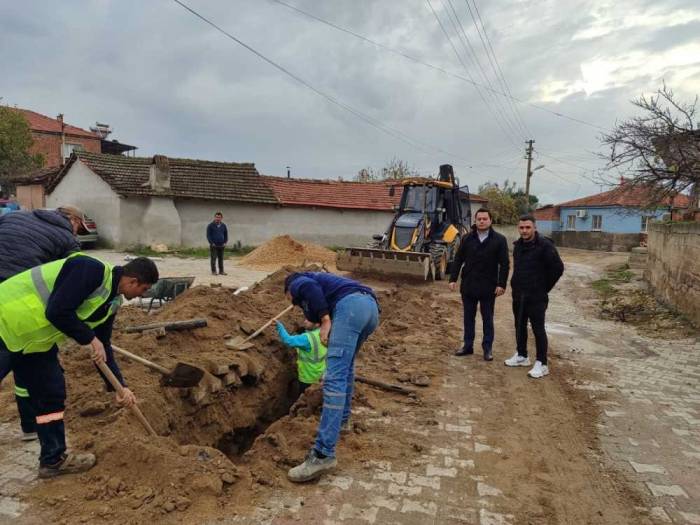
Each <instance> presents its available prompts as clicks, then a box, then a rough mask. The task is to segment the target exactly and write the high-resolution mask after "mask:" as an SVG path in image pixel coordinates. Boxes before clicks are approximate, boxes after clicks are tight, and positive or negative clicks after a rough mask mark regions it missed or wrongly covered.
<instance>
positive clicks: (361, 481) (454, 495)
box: [218, 358, 516, 525]
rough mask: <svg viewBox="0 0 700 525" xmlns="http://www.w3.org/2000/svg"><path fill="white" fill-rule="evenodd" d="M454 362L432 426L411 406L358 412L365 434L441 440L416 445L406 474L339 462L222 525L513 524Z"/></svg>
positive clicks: (379, 464) (380, 464) (492, 449)
mask: <svg viewBox="0 0 700 525" xmlns="http://www.w3.org/2000/svg"><path fill="white" fill-rule="evenodd" d="M451 360H452V362H451V363H450V364H451V366H450V367H449V370H450V372H449V375H448V377H446V378H444V381H443V384H442V385H441V386H442V388H441V394H440V397H439V401H440V402H441V404H442V405H443V406H444V407H445V409H444V410H440V411H438V412H437V413H435V414H434V418H433V419H432V420H429V424H426V422H425V421H424V420H421V419H420V418H416V417H414V416H413V414H412V413H411V410H410V409H408V408H406V409H404V410H405V412H404V414H402V415H401V416H400V417H386V416H384V417H382V416H381V414H377V413H373V412H372V411H368V410H366V409H365V410H362V409H360V410H359V411H358V412H359V416H360V417H363V418H364V421H366V422H367V425H368V427H369V428H368V431H369V432H372V429H373V428H376V427H379V426H384V427H385V428H384V430H387V429H388V430H389V431H390V432H397V433H398V432H409V433H412V434H414V435H415V436H416V441H417V443H420V442H421V440H422V439H424V440H426V441H427V440H428V437H429V440H430V442H432V443H434V442H442V443H444V447H436V446H430V447H429V448H427V449H425V450H424V449H422V447H420V446H417V447H416V448H418V449H420V450H417V453H416V454H415V457H414V458H413V459H412V460H411V461H410V466H409V467H408V468H405V467H401V468H397V467H396V466H395V465H393V464H392V463H391V462H389V461H366V462H364V464H363V465H344V464H343V463H342V456H341V457H339V469H338V473H337V474H336V475H331V476H327V477H326V478H324V479H322V480H321V481H319V482H318V484H317V485H315V486H314V485H305V487H306V489H302V490H305V491H306V492H305V494H304V496H291V497H290V496H289V493H280V494H278V495H276V496H275V497H273V498H272V499H271V500H270V501H268V502H267V503H266V504H265V505H263V506H260V507H259V508H258V509H257V510H256V512H255V514H254V515H253V516H252V517H238V518H235V519H232V520H229V521H226V523H237V524H251V525H252V524H253V523H255V524H258V523H267V524H273V525H283V524H286V523H295V522H299V521H301V522H305V523H323V524H324V525H334V524H339V523H369V524H372V523H377V524H382V525H384V524H386V525H399V524H400V525H411V524H415V525H419V524H420V525H423V524H445V525H451V524H454V525H458V524H481V525H509V524H515V523H516V522H515V521H514V518H513V516H512V515H507V514H503V513H499V512H498V511H497V510H496V509H497V507H498V502H499V500H501V499H502V498H503V497H504V495H503V492H502V491H501V489H500V488H499V487H497V486H494V485H493V484H492V482H491V481H490V480H489V478H488V476H487V475H486V474H485V473H483V472H481V471H480V468H479V465H480V458H481V457H483V456H485V455H489V454H500V453H501V450H500V449H499V448H498V447H496V446H495V445H493V444H490V443H488V442H487V441H486V438H485V437H484V436H480V435H478V433H475V432H476V431H475V424H476V423H477V421H478V420H479V418H480V417H481V416H482V409H481V408H479V407H477V406H471V405H470V403H469V401H468V399H465V392H466V388H467V386H468V385H467V384H466V382H465V379H464V378H465V376H466V371H467V368H468V366H469V362H468V361H466V360H464V359H459V358H451ZM387 446H388V447H390V446H391V444H390V443H387ZM319 512H320V513H321V515H319ZM218 523H221V522H218Z"/></svg>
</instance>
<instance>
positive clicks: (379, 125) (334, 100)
mask: <svg viewBox="0 0 700 525" xmlns="http://www.w3.org/2000/svg"><path fill="white" fill-rule="evenodd" d="M173 2H175V3H176V4H178V5H179V6H180V7H182V8H183V9H185V10H187V11H189V12H190V13H191V14H193V15H194V16H196V17H197V18H199V19H200V20H202V21H203V22H205V23H206V24H208V25H210V26H211V27H213V28H214V29H216V30H217V31H219V32H220V33H222V34H224V35H226V36H227V37H228V38H230V39H231V40H233V41H234V42H236V43H237V44H239V45H240V46H242V47H244V48H245V49H247V50H248V51H250V52H251V53H253V54H254V55H255V56H257V57H258V58H260V59H262V60H264V61H265V62H267V63H268V64H270V65H271V66H273V67H274V68H275V69H277V70H279V71H281V72H282V73H284V74H285V75H287V76H289V77H291V78H292V79H294V80H295V81H297V82H298V83H300V84H301V85H302V86H304V87H306V88H307V89H310V90H311V91H313V92H314V93H316V94H317V95H318V96H320V97H322V98H324V99H325V100H327V101H328V102H330V103H331V104H334V105H336V106H338V107H339V108H342V109H344V110H345V111H347V112H349V113H351V114H353V115H355V116H356V117H357V118H359V119H360V120H362V121H364V122H365V123H367V124H369V125H370V126H372V127H374V128H376V129H378V130H380V131H382V132H384V133H386V134H387V135H391V136H392V137H394V138H396V139H398V140H401V141H402V142H405V143H406V144H408V145H410V146H412V147H415V148H418V149H420V150H421V151H423V152H425V153H433V151H437V152H439V153H442V154H445V155H449V156H450V157H453V158H455V159H459V160H462V161H464V162H469V161H468V160H467V159H464V158H463V157H460V156H459V155H455V154H454V153H450V152H449V151H446V150H444V149H441V148H438V147H437V146H433V145H431V144H427V143H424V142H422V141H419V140H417V139H413V138H412V137H410V136H409V135H406V134H405V133H403V132H401V131H399V130H397V129H395V128H392V127H390V126H386V125H384V124H382V123H381V122H379V121H378V120H377V119H375V118H374V117H371V116H369V115H367V114H365V113H363V112H362V111H360V110H358V109H355V108H353V107H352V106H350V105H348V104H346V103H344V102H342V101H341V100H339V99H337V98H335V97H333V96H331V95H328V94H327V93H324V92H323V91H321V90H320V89H317V88H316V87H314V86H313V85H311V84H310V83H309V82H307V81H306V80H304V79H303V78H301V77H300V76H298V75H296V74H294V73H292V72H291V71H289V70H288V69H286V68H285V67H284V66H281V65H280V64H278V63H277V62H275V61H273V60H272V59H270V58H267V57H266V56H265V55H263V54H262V53H260V52H259V51H257V50H255V49H254V48H253V47H251V46H249V45H248V44H246V43H245V42H243V41H242V40H240V39H238V38H236V37H235V36H233V35H232V34H231V33H229V32H227V31H226V30H224V29H222V28H221V27H219V26H218V25H216V24H215V23H214V22H212V21H211V20H209V19H208V18H206V17H204V16H203V15H201V14H199V13H198V12H197V11H195V10H194V9H192V8H191V7H189V6H188V5H186V4H185V3H183V2H181V1H180V0H173ZM430 149H432V150H433V151H429V150H430ZM467 167H468V166H467Z"/></svg>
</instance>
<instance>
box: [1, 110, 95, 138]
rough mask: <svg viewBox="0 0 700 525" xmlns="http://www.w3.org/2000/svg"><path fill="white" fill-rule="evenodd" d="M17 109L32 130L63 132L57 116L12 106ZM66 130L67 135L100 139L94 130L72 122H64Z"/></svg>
mask: <svg viewBox="0 0 700 525" xmlns="http://www.w3.org/2000/svg"><path fill="white" fill-rule="evenodd" d="M11 109H14V110H15V111H18V112H20V113H21V114H22V115H24V118H25V119H27V123H28V124H29V128H30V129H31V130H32V131H40V132H44V133H61V122H60V121H59V120H57V119H55V118H51V117H47V116H46V115H42V114H41V113H37V112H36V111H32V110H30V109H21V108H11ZM64 132H65V133H66V134H67V135H73V136H75V137H84V138H89V139H95V140H100V137H99V136H98V135H97V134H96V133H93V132H92V131H86V130H84V129H82V128H78V127H76V126H71V125H70V124H65V123H64Z"/></svg>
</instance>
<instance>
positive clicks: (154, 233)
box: [139, 197, 182, 246]
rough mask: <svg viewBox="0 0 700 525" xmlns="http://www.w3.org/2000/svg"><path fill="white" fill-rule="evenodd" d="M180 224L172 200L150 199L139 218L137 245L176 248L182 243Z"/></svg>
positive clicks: (164, 198) (167, 198) (162, 198)
mask: <svg viewBox="0 0 700 525" xmlns="http://www.w3.org/2000/svg"><path fill="white" fill-rule="evenodd" d="M180 222H181V221H180V215H179V214H178V211H177V209H176V208H175V204H174V203H173V199H171V198H169V197H151V198H150V199H149V203H148V206H147V207H146V211H145V212H144V214H143V216H142V218H141V224H142V227H141V233H140V237H139V238H140V242H139V244H145V245H146V246H150V245H151V244H167V245H168V246H178V245H179V244H180V243H181V242H182V239H181V226H180Z"/></svg>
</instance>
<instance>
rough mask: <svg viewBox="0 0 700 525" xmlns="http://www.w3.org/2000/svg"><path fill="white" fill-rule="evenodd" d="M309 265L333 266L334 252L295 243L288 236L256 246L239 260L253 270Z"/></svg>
mask: <svg viewBox="0 0 700 525" xmlns="http://www.w3.org/2000/svg"><path fill="white" fill-rule="evenodd" d="M310 263H316V264H320V265H323V266H329V265H334V264H335V252H334V251H332V250H329V249H327V248H324V247H323V246H319V245H318V244H314V243H311V242H301V241H297V240H295V239H293V238H291V237H290V236H289V235H280V236H279V237H275V238H274V239H271V240H269V241H268V242H266V243H265V244H262V245H260V246H258V247H257V248H256V249H255V250H253V251H252V252H250V253H249V254H248V255H246V256H245V257H243V259H241V265H243V266H246V267H249V268H253V269H260V268H262V269H266V268H269V267H279V266H283V265H301V266H306V265H307V264H310Z"/></svg>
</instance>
